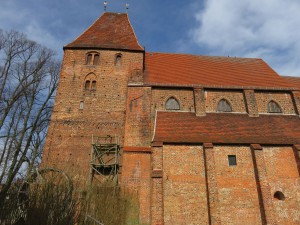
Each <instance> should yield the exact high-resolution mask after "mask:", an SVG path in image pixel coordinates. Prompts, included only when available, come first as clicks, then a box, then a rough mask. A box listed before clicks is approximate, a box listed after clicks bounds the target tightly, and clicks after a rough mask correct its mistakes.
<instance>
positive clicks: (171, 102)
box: [166, 97, 180, 110]
mask: <svg viewBox="0 0 300 225" xmlns="http://www.w3.org/2000/svg"><path fill="white" fill-rule="evenodd" d="M166 110H180V105H179V102H178V101H177V100H176V99H175V98H174V97H171V98H169V99H168V100H167V102H166Z"/></svg>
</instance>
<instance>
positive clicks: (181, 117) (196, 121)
mask: <svg viewBox="0 0 300 225" xmlns="http://www.w3.org/2000/svg"><path fill="white" fill-rule="evenodd" d="M153 141H154V142H164V143H166V142H167V143H206V142H211V143H222V144H225V143H226V144H251V143H257V144H299V143H300V118H299V116H296V115H295V116H291V115H260V116H259V117H249V116H248V115H247V114H233V113H210V114H207V115H206V116H196V115H195V114H194V113H189V112H157V117H156V129H155V135H154V139H153Z"/></svg>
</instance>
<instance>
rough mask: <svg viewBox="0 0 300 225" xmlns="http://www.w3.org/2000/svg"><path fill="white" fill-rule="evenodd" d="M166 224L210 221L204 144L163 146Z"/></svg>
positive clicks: (205, 222)
mask: <svg viewBox="0 0 300 225" xmlns="http://www.w3.org/2000/svg"><path fill="white" fill-rule="evenodd" d="M163 166H164V169H163V173H164V175H163V179H164V183H163V187H164V224H166V225H169V224H186V223H188V224H207V223H208V210H207V196H206V193H207V191H206V185H205V175H204V158H203V149H202V147H201V146H185V145H178V146H176V145H164V146H163Z"/></svg>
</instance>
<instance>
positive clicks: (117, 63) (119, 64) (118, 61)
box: [115, 54, 122, 67]
mask: <svg viewBox="0 0 300 225" xmlns="http://www.w3.org/2000/svg"><path fill="white" fill-rule="evenodd" d="M121 63H122V55H121V54H117V55H116V59H115V66H117V67H120V66H121Z"/></svg>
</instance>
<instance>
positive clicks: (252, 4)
mask: <svg viewBox="0 0 300 225" xmlns="http://www.w3.org/2000/svg"><path fill="white" fill-rule="evenodd" d="M299 12H300V1H299V0H285V1H282V0H242V1H241V0H207V1H206V2H205V6H204V8H203V9H202V10H201V11H199V12H198V13H197V14H196V15H195V18H196V20H197V21H198V25H197V27H195V28H194V29H193V30H191V35H192V38H193V40H194V41H195V42H196V43H197V44H198V45H199V46H201V47H206V48H208V49H209V52H210V53H211V54H217V55H230V56H240V57H258V58H263V59H264V60H265V61H267V62H268V63H269V64H270V65H271V66H272V67H273V68H275V70H276V71H277V72H278V73H280V74H285V75H298V76H300V42H299V40H300V29H299V26H300V13H299Z"/></svg>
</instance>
